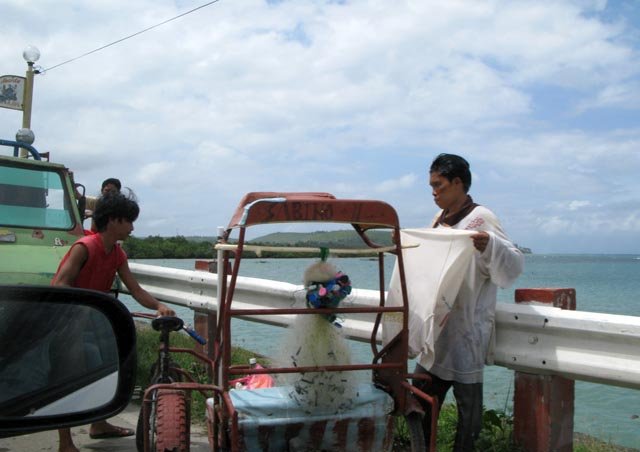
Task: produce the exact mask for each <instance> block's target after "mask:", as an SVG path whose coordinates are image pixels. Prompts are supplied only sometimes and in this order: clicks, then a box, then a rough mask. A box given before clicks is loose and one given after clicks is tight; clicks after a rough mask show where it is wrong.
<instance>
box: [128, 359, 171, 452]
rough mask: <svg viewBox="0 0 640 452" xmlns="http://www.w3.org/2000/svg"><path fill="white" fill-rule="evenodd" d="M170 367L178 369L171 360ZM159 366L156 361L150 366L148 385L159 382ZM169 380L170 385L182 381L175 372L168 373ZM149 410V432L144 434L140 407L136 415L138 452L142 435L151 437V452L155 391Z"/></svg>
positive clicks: (142, 439)
mask: <svg viewBox="0 0 640 452" xmlns="http://www.w3.org/2000/svg"><path fill="white" fill-rule="evenodd" d="M169 366H170V367H179V366H178V365H177V364H176V363H174V362H173V361H172V360H171V361H170V362H169ZM159 368H160V366H159V364H158V362H157V361H156V362H155V363H153V365H152V366H151V371H150V373H151V378H150V379H149V381H150V383H149V384H156V383H159V382H160V369H159ZM169 380H170V381H171V383H174V382H178V381H182V375H181V374H179V373H178V372H175V371H171V370H170V371H169ZM151 400H152V402H151V407H150V408H151V409H150V411H149V431H147V432H144V431H143V427H144V420H143V416H142V411H143V410H142V407H140V414H138V424H137V425H136V448H137V449H138V452H144V435H145V434H147V435H151V436H150V439H149V444H151V445H152V446H151V448H150V450H153V440H154V432H155V422H156V412H157V391H154V392H153V393H152V394H151Z"/></svg>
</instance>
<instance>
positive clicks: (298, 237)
mask: <svg viewBox="0 0 640 452" xmlns="http://www.w3.org/2000/svg"><path fill="white" fill-rule="evenodd" d="M368 235H369V237H370V238H371V240H373V241H374V242H375V243H378V244H380V245H383V246H387V245H391V232H390V231H389V232H387V231H370V232H369V234H368ZM249 243H251V244H253V245H258V244H261V245H279V246H299V247H315V246H325V247H328V248H366V247H367V246H366V245H365V244H364V242H363V241H362V239H361V238H360V237H359V236H358V234H357V233H356V232H355V231H351V230H345V231H317V232H275V233H272V234H268V235H264V236H262V237H258V238H255V239H253V240H250V241H249ZM516 246H517V247H518V249H519V250H520V251H522V252H523V253H524V254H531V253H532V252H531V248H526V247H523V246H520V245H518V244H516Z"/></svg>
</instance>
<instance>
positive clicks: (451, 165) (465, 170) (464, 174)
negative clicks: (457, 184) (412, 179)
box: [429, 154, 471, 193]
mask: <svg viewBox="0 0 640 452" xmlns="http://www.w3.org/2000/svg"><path fill="white" fill-rule="evenodd" d="M429 173H438V174H440V175H441V176H442V177H446V178H447V179H448V180H449V182H451V181H453V179H455V178H456V177H459V178H460V180H461V181H462V185H463V187H464V192H465V193H468V192H469V187H471V171H470V170H469V162H467V161H466V160H465V159H464V158H462V157H460V156H459V155H455V154H440V155H439V156H437V157H436V158H435V159H433V162H432V163H431V168H430V169H429Z"/></svg>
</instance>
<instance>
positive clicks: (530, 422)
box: [513, 289, 576, 452]
mask: <svg viewBox="0 0 640 452" xmlns="http://www.w3.org/2000/svg"><path fill="white" fill-rule="evenodd" d="M515 301H516V303H531V302H536V303H542V304H548V305H552V306H555V307H559V308H561V309H569V310H575V309H576V291H575V289H516V291H515ZM574 385H575V382H574V381H573V380H570V379H567V378H564V377H560V376H557V375H535V374H528V373H525V372H519V371H516V372H515V385H514V386H515V390H514V397H513V398H514V402H513V417H514V419H513V431H514V437H515V440H516V442H517V443H518V444H519V445H520V446H521V447H522V448H523V449H524V450H525V451H526V452H551V451H554V452H556V451H557V452H571V451H572V450H573V411H574V393H575V390H574V389H575V388H574Z"/></svg>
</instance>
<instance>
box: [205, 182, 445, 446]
mask: <svg viewBox="0 0 640 452" xmlns="http://www.w3.org/2000/svg"><path fill="white" fill-rule="evenodd" d="M291 222H293V223H295V222H321V223H345V224H350V225H351V226H352V227H353V228H354V230H355V231H356V232H357V233H358V234H359V236H360V237H361V238H362V240H363V242H364V243H365V244H366V245H367V246H368V247H370V248H372V249H373V250H375V249H377V248H380V249H382V248H383V246H381V245H378V244H376V243H374V242H373V241H372V240H370V238H369V237H368V236H367V231H369V230H372V229H378V230H379V229H388V230H390V232H391V231H392V232H393V236H394V237H395V243H394V250H393V251H392V252H393V254H395V255H396V259H397V263H398V268H399V274H400V283H401V293H402V299H403V303H402V306H399V307H387V306H385V284H384V283H385V275H384V265H383V264H384V253H385V250H381V251H380V252H379V253H378V264H379V293H380V303H379V306H376V307H367V308H334V309H315V310H310V309H306V308H302V309H301V308H287V309H275V308H274V309H234V308H232V302H233V296H234V291H235V287H236V281H237V277H238V272H239V268H240V263H241V261H242V253H243V248H244V245H245V232H246V228H247V227H250V226H255V225H265V224H273V223H291ZM234 231H237V232H238V238H237V240H236V241H234V243H235V244H236V246H237V248H236V249H235V251H229V250H224V251H222V255H223V262H222V263H219V265H218V271H219V272H220V274H221V278H220V281H221V282H220V286H219V287H218V291H219V294H220V296H219V300H220V306H218V322H217V324H216V325H215V326H216V328H215V335H214V382H215V383H217V385H218V386H219V387H220V388H223V392H222V393H216V394H215V396H214V399H215V403H214V409H213V411H212V412H210V416H211V420H212V421H213V422H214V425H213V426H212V435H210V438H211V439H212V447H213V449H214V450H217V449H218V447H220V448H231V450H239V448H240V438H239V431H238V423H237V412H236V411H235V409H234V407H233V403H232V402H231V398H230V396H229V393H228V390H227V389H226V388H229V381H230V376H232V375H238V374H277V373H302V372H310V371H319V370H324V371H351V370H364V369H370V370H372V375H373V382H374V383H375V384H376V385H377V386H379V387H382V388H385V389H386V391H387V392H388V393H389V394H390V395H391V396H392V398H393V399H394V402H395V414H401V415H407V414H409V413H411V412H415V411H417V412H422V408H421V407H420V404H419V403H418V401H417V400H416V398H415V397H418V398H421V399H424V400H427V401H428V402H429V403H430V404H431V405H432V413H433V414H434V416H433V417H432V419H434V422H437V418H438V416H437V413H438V403H437V400H436V399H434V398H431V397H429V396H428V395H427V394H425V393H424V392H422V391H420V390H418V389H417V388H415V387H414V386H412V385H411V384H410V383H408V382H407V379H408V378H410V377H412V375H410V374H408V373H407V357H408V296H407V288H406V279H405V273H404V263H403V259H402V252H401V243H400V233H399V232H400V225H399V221H398V216H397V213H396V211H395V209H394V208H393V207H391V206H390V205H389V204H387V203H385V202H382V201H372V200H349V199H336V197H335V196H333V195H332V194H330V193H280V192H258V193H248V194H247V195H245V196H244V198H243V199H242V200H241V201H240V203H239V205H238V207H237V209H236V211H235V212H234V214H233V216H232V218H231V220H230V222H229V225H228V227H227V229H226V230H225V232H224V234H223V236H222V237H221V238H220V239H219V243H222V244H228V243H230V240H231V234H232V232H234ZM386 251H388V248H387V249H386ZM232 256H233V257H234V262H233V268H231V265H230V261H231V257H232ZM230 269H231V270H230ZM229 270H230V271H229ZM385 312H400V313H402V314H403V324H402V330H401V332H400V333H398V335H396V336H395V338H394V339H393V340H392V341H391V342H390V343H388V344H387V345H385V346H384V347H382V348H381V349H378V344H377V341H376V337H377V334H378V330H379V328H380V324H381V320H382V315H383V313H385ZM329 313H334V314H348V313H373V314H376V320H375V323H374V327H373V331H372V333H371V339H370V345H371V350H372V353H373V360H372V363H371V364H355V365H345V366H329V367H327V366H322V367H287V368H267V369H249V368H245V367H237V366H232V365H231V340H230V339H231V338H230V337H229V336H230V331H231V329H230V328H231V318H232V317H235V316H241V315H242V316H251V315H282V314H329ZM413 396H415V397H413ZM225 429H226V430H228V433H229V437H228V438H227V437H226V435H225V434H224V430H225ZM432 433H433V434H432V438H431V443H432V450H435V435H436V428H435V426H433V428H432ZM229 442H230V444H229Z"/></svg>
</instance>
